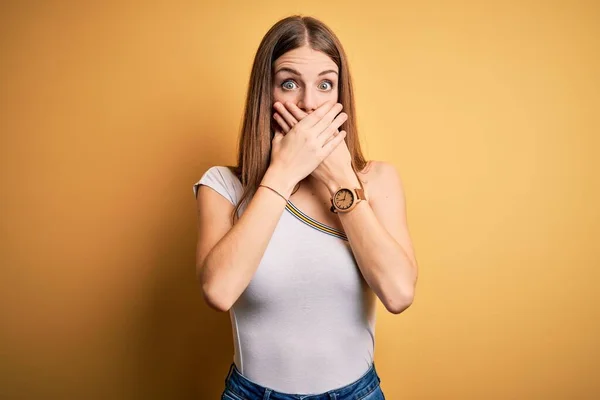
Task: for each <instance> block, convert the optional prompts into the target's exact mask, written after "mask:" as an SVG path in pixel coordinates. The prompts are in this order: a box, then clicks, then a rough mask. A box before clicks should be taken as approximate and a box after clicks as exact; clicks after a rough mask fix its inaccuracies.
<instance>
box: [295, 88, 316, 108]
mask: <svg viewBox="0 0 600 400" xmlns="http://www.w3.org/2000/svg"><path fill="white" fill-rule="evenodd" d="M317 106H318V104H317V95H316V93H314V92H313V91H312V90H310V89H307V90H304V92H303V93H302V95H301V96H300V101H298V108H300V109H301V110H303V111H304V112H307V113H311V112H313V111H314V110H315V109H316V108H317Z"/></svg>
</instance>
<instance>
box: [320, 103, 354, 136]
mask: <svg viewBox="0 0 600 400" xmlns="http://www.w3.org/2000/svg"><path fill="white" fill-rule="evenodd" d="M342 108H343V106H342V105H341V104H340V103H336V104H334V105H333V107H331V109H330V110H329V111H328V112H327V113H326V114H325V115H324V116H323V118H321V120H320V121H319V122H317V123H316V124H315V125H314V129H315V130H316V131H317V132H322V131H324V130H325V129H326V128H327V127H328V126H329V125H330V124H331V123H332V121H334V118H335V117H336V115H338V114H339V113H340V111H342ZM340 115H346V117H347V114H346V113H341V114H340Z"/></svg>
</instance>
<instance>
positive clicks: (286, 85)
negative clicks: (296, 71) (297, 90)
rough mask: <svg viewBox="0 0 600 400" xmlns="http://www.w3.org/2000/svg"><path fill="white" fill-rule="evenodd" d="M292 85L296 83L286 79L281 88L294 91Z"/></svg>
mask: <svg viewBox="0 0 600 400" xmlns="http://www.w3.org/2000/svg"><path fill="white" fill-rule="evenodd" d="M294 85H296V82H294V81H292V80H289V79H288V80H287V81H283V83H282V84H281V87H282V89H283V90H294Z"/></svg>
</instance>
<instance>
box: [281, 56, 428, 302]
mask: <svg viewBox="0 0 600 400" xmlns="http://www.w3.org/2000/svg"><path fill="white" fill-rule="evenodd" d="M289 69H292V70H294V71H296V72H297V73H293V72H291V71H289ZM273 71H274V84H273V98H274V104H273V108H274V115H273V118H274V119H275V121H276V122H277V124H278V125H279V127H280V128H281V131H282V132H283V133H284V134H285V133H287V132H289V130H290V129H291V128H292V127H293V126H294V125H295V124H296V123H297V122H298V121H300V120H301V119H302V118H304V117H305V116H306V115H308V114H310V113H312V112H313V111H315V109H317V108H319V107H320V106H322V105H323V104H325V103H331V104H335V103H336V102H337V99H338V68H337V65H336V64H335V63H334V62H333V60H331V59H330V58H329V57H328V56H327V55H326V54H324V53H322V52H319V51H316V50H313V49H311V48H309V47H307V46H304V47H300V48H297V49H294V50H292V51H289V52H288V53H286V54H284V55H282V56H281V57H280V58H279V59H278V60H276V62H275V63H274V69H273ZM350 161H351V156H350V153H349V151H348V147H347V146H346V143H345V142H342V143H341V144H340V145H339V146H337V147H336V149H335V150H334V151H333V152H332V153H331V154H330V155H329V156H328V157H327V158H326V159H325V160H323V162H321V164H320V165H319V166H318V167H317V168H316V169H315V171H313V173H311V174H310V175H309V176H308V177H307V178H305V179H304V180H303V181H302V184H301V185H300V188H299V190H298V191H297V192H296V193H295V194H294V195H292V196H291V197H290V200H291V201H292V202H293V203H294V204H295V205H296V206H297V207H298V208H300V209H301V210H303V211H304V212H305V213H306V214H308V215H310V216H311V217H313V218H314V219H316V220H318V221H320V222H322V223H324V224H326V225H329V226H332V227H334V228H338V229H341V230H343V231H344V232H345V233H346V235H347V236H348V238H349V242H350V245H351V248H352V251H353V253H354V255H355V257H356V259H357V262H358V264H359V267H360V270H361V272H362V274H363V276H364V277H365V279H366V280H367V282H368V283H369V285H370V286H371V288H372V289H373V290H374V291H375V293H376V294H377V296H378V297H379V298H380V299H381V301H382V302H383V303H384V305H385V306H386V308H387V309H388V310H389V311H390V312H392V313H394V314H397V313H400V312H402V311H403V310H405V309H406V308H407V307H409V305H410V304H411V303H412V301H413V297H414V290H415V285H416V281H417V276H418V267H417V261H416V257H415V253H414V249H413V245H412V240H411V238H410V234H409V231H408V226H407V218H406V203H405V195H404V189H403V184H402V181H401V179H400V176H399V174H398V172H397V170H396V168H395V167H394V166H393V165H391V164H389V163H385V162H381V161H372V162H371V163H370V164H372V165H371V166H372V167H373V168H370V167H368V168H367V171H365V175H364V176H361V180H363V181H366V183H365V184H364V186H365V190H366V192H367V198H368V199H369V200H368V202H361V203H359V204H358V205H357V207H356V209H355V210H353V211H352V212H350V213H347V214H345V213H342V214H340V213H338V214H333V213H331V212H329V206H330V204H331V203H330V199H331V196H332V195H333V193H335V191H336V189H337V188H338V187H340V186H344V187H355V188H356V187H359V183H358V179H357V177H356V175H354V172H353V171H352V167H351V164H350Z"/></svg>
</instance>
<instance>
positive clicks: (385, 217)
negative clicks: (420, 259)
mask: <svg viewBox="0 0 600 400" xmlns="http://www.w3.org/2000/svg"><path fill="white" fill-rule="evenodd" d="M376 166H377V167H376V168H374V170H373V175H374V178H373V184H372V185H371V187H372V188H373V189H372V191H371V197H370V200H369V204H370V206H371V209H372V210H373V212H374V213H375V215H376V216H377V219H378V220H379V222H380V223H381V224H382V225H383V226H384V228H385V229H386V230H387V231H388V232H389V234H390V235H391V236H392V237H393V238H394V239H395V240H396V242H398V244H399V245H400V246H401V247H402V249H403V250H404V251H405V252H406V254H407V256H408V257H409V259H410V260H411V261H412V263H413V266H414V267H415V268H416V267H417V261H416V257H415V252H414V248H413V244H412V239H411V237H410V233H409V229H408V221H407V216H406V196H405V193H404V187H403V183H402V179H401V177H400V174H399V173H398V171H397V169H396V167H395V166H394V165H392V164H390V163H386V162H382V161H379V162H377V163H376Z"/></svg>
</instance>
